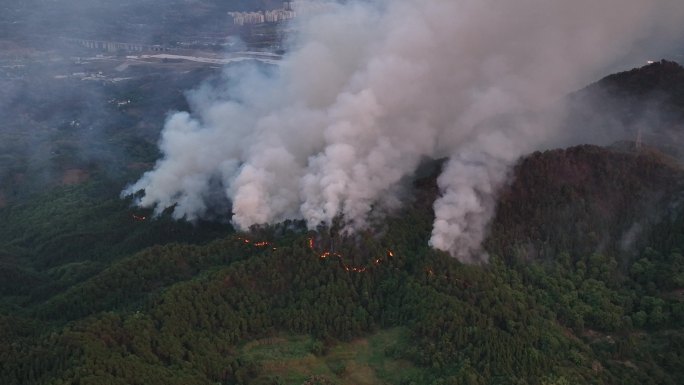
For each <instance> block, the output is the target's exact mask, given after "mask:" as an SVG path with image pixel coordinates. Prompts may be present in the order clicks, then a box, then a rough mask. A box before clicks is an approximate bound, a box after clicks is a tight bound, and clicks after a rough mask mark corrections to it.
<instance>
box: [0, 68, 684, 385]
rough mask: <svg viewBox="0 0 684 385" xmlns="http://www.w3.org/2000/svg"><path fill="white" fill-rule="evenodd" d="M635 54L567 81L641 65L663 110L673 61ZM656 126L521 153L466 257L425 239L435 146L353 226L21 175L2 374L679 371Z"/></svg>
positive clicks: (680, 263)
mask: <svg viewBox="0 0 684 385" xmlns="http://www.w3.org/2000/svg"><path fill="white" fill-rule="evenodd" d="M645 68H646V69H645V70H644V72H638V71H637V72H629V73H625V74H618V75H615V76H612V77H609V78H607V79H604V80H603V81H601V82H599V83H598V84H600V85H601V86H600V87H601V88H600V89H601V91H600V92H599V91H591V90H592V89H595V90H596V89H598V88H592V87H599V86H597V85H594V86H592V87H589V88H587V89H585V90H583V91H580V92H579V93H577V94H575V95H573V96H572V97H573V98H576V99H577V100H581V99H583V98H587V99H588V98H590V96H591V98H594V97H596V98H599V97H600V98H607V99H605V100H613V101H615V100H617V99H616V98H618V97H619V96H616V95H617V94H620V93H624V95H632V96H630V97H629V98H632V97H634V95H636V94H635V92H636V91H635V90H634V87H636V88H637V89H642V88H644V87H645V85H647V84H654V82H655V85H653V86H652V89H650V91H645V92H647V93H649V94H653V92H656V91H657V93H658V94H660V95H670V96H668V97H667V98H664V99H662V98H661V99H660V100H661V101H662V100H665V101H666V104H667V105H668V106H669V107H667V108H669V109H670V110H671V111H675V110H677V108H679V107H677V106H681V105H682V104H677V103H678V101H680V100H681V95H680V94H678V93H677V92H675V91H676V90H677V89H678V88H677V87H678V86H673V85H672V83H673V82H674V83H677V84H679V83H681V82H679V80H676V79H675V78H676V76H675V78H672V77H671V76H670V75H667V74H676V73H679V72H681V71H682V70H681V67H679V66H678V65H676V64H673V63H656V64H654V65H652V66H649V67H645ZM668 76H670V77H668ZM673 76H674V75H673ZM662 78H666V79H669V80H666V81H662V82H660V83H658V82H657V81H656V79H662ZM612 82H613V83H615V84H614V85H613V86H610V87H613V88H610V87H608V86H605V85H607V84H613V83H612ZM634 84H636V85H634ZM604 86H605V87H604ZM606 87H608V88H606ZM605 90H608V91H605ZM620 90H622V91H620ZM670 91H672V92H670ZM592 92H593V93H592ZM668 92H669V93H668ZM599 94H600V95H599ZM597 95H598V96H597ZM625 98H628V97H627V96H625ZM668 98H672V99H668ZM637 99H638V98H637ZM637 99H633V100H637ZM591 100H597V99H591ZM606 103H608V101H606ZM616 103H617V102H616ZM663 103H665V102H663ZM661 107H662V106H660V107H658V108H661ZM663 108H664V107H663ZM674 116H675V115H670V118H668V119H670V120H668V124H670V123H671V124H672V125H670V126H669V127H679V126H678V125H677V124H676V123H677V122H681V121H680V120H677V119H678V118H677V119H675V118H674ZM589 117H590V115H583V116H574V117H573V119H575V120H573V121H574V122H581V121H585V122H587V121H589V120H587V119H589ZM583 119H584V120H583ZM591 121H592V122H594V121H593V120H591ZM658 127H664V125H661V126H658ZM671 132H673V133H675V134H676V133H678V131H677V130H676V129H675V130H673V131H671ZM119 135H121V137H122V138H124V139H125V138H126V136H125V135H126V134H125V133H120V134H119ZM653 137H655V136H647V135H645V136H644V143H643V144H642V145H641V146H636V144H635V143H634V142H623V143H617V144H615V145H614V146H610V147H598V146H589V145H582V146H575V147H570V148H567V149H557V150H551V151H545V152H536V153H533V154H529V155H528V156H526V157H523V158H522V159H520V160H519V161H518V162H517V164H516V165H515V166H514V168H513V169H512V171H511V175H510V178H509V181H508V182H507V184H506V185H505V186H503V187H502V189H501V191H500V194H499V201H498V205H497V210H496V215H495V217H494V218H493V220H492V222H491V224H490V226H489V236H488V238H487V239H486V241H485V242H484V251H483V252H486V253H488V255H489V262H488V263H486V264H482V265H466V264H462V263H460V262H458V261H457V260H455V259H454V258H452V257H450V256H449V255H447V254H445V253H441V252H437V251H435V250H433V249H431V248H429V247H428V239H429V238H430V232H431V227H432V223H433V220H434V214H433V210H432V204H433V202H434V200H435V198H436V197H437V195H438V188H437V182H436V176H437V175H438V174H439V169H440V167H441V166H442V163H441V162H439V161H428V162H426V164H425V167H423V168H421V172H420V173H418V175H419V176H417V177H416V180H414V181H413V182H412V184H411V186H410V187H409V189H408V190H409V191H408V193H410V194H408V195H410V196H411V197H412V198H411V199H410V200H409V201H408V202H407V203H406V204H405V205H404V206H403V208H401V209H399V210H398V211H396V212H394V213H392V214H391V215H389V216H388V217H387V218H385V219H383V220H382V221H381V222H380V223H378V224H377V226H376V227H374V228H373V229H371V230H368V231H366V232H364V233H361V234H357V235H355V236H344V235H343V234H341V233H340V232H339V231H338V229H337V228H336V227H335V226H333V228H332V229H330V228H320V229H319V230H318V231H307V230H306V229H305V227H304V226H303V224H302V223H298V222H290V221H288V222H286V223H282V224H280V225H277V226H270V227H263V228H253V229H252V231H250V232H249V233H235V231H234V230H233V229H232V227H231V226H230V225H229V224H227V223H221V222H208V221H207V222H199V223H194V224H191V223H187V222H184V221H175V220H172V219H171V218H170V216H169V215H166V214H163V215H161V216H159V217H156V218H153V217H151V213H150V212H149V211H147V210H141V209H135V208H132V206H131V202H130V201H128V200H121V199H120V198H119V191H120V190H121V188H122V187H123V185H124V184H125V183H126V181H127V178H130V177H131V175H132V174H136V175H137V173H140V172H141V170H139V169H137V168H135V167H131V168H128V169H127V171H123V172H121V173H114V172H104V171H102V170H103V168H101V167H100V166H97V165H93V166H92V167H91V168H89V169H88V170H89V171H90V174H89V175H88V177H87V178H82V179H79V178H75V180H73V181H71V182H70V183H60V182H56V181H54V180H51V181H50V183H46V184H45V185H44V188H28V187H27V186H38V185H39V181H32V182H31V184H28V182H26V184H24V185H22V186H23V187H22V189H21V190H17V191H16V192H15V193H13V194H9V193H7V196H8V198H10V199H7V200H5V201H1V200H0V202H1V203H2V204H0V383H1V384H22V385H23V384H54V385H56V384H83V385H85V384H93V385H95V384H97V385H101V384H122V385H123V384H141V385H143V384H144V385H153V384H179V385H180V384H183V385H188V384H255V385H256V384H296V385H301V384H339V385H346V384H349V385H351V384H420V385H422V384H435V385H437V384H580V383H582V384H583V383H588V384H679V383H681V379H682V378H684V256H683V254H682V253H683V252H684V207H683V206H682V197H683V194H684V185H683V184H682V181H683V176H684V169H683V168H682V163H681V160H680V159H678V158H677V156H678V153H677V152H676V151H672V147H673V146H670V147H669V148H668V147H666V148H665V152H663V147H662V142H658V141H655V143H654V142H651V141H649V139H652V138H653ZM673 137H674V136H673ZM122 140H123V139H122ZM126 143H129V142H128V141H126ZM673 143H675V142H670V144H671V145H672V144H673ZM652 144H653V146H652ZM675 147H676V146H675ZM150 151H152V150H150V148H149V147H146V146H143V145H141V148H140V149H139V152H135V151H133V152H132V153H131V154H130V156H127V157H126V162H129V163H128V164H131V165H136V164H142V165H145V164H146V163H145V162H149V159H150V158H153V156H151V154H150ZM63 161H64V162H65V163H64V164H65V165H64V166H63V170H68V169H71V168H72V166H73V165H71V166H70V164H71V163H69V162H81V160H69V159H64V160H63ZM121 162H123V160H122V161H121ZM136 162H139V163H136ZM148 166H149V164H148ZM60 167H61V166H60ZM1 171H3V172H6V170H1ZM124 174H125V175H124ZM12 175H17V174H16V173H13V174H12ZM8 188H9V187H5V186H3V189H8ZM8 191H9V190H8Z"/></svg>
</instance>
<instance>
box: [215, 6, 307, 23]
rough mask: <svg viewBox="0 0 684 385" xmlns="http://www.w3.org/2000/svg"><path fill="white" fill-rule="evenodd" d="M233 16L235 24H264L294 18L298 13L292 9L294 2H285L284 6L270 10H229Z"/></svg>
mask: <svg viewBox="0 0 684 385" xmlns="http://www.w3.org/2000/svg"><path fill="white" fill-rule="evenodd" d="M228 14H229V15H230V16H231V17H232V18H233V24H235V25H245V24H262V23H276V22H279V21H285V20H290V19H294V18H295V16H297V13H296V12H295V11H294V10H293V9H292V2H290V1H285V2H283V8H281V9H272V10H270V11H257V12H228Z"/></svg>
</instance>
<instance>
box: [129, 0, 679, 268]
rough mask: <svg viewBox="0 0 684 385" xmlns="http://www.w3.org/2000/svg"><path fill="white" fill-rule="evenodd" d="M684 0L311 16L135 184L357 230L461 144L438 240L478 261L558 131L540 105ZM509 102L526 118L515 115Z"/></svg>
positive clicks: (193, 119)
mask: <svg viewBox="0 0 684 385" xmlns="http://www.w3.org/2000/svg"><path fill="white" fill-rule="evenodd" d="M681 4H682V5H680V2H678V1H669V0H575V1H560V0H510V1H496V0H450V1H444V0H386V1H384V0H383V1H374V2H348V3H347V4H345V5H339V6H336V7H333V8H332V10H331V11H330V12H326V13H325V14H322V15H318V16H316V17H314V18H310V19H307V20H304V21H301V24H300V25H299V26H298V30H299V32H298V35H297V36H296V37H295V38H294V39H293V47H294V48H292V49H291V50H290V53H289V54H288V55H287V56H286V58H285V59H284V60H283V62H282V64H280V65H279V66H278V67H277V68H276V69H274V70H273V71H263V70H259V69H256V68H239V69H236V68H235V67H231V68H229V69H227V71H228V74H227V78H229V79H232V81H231V82H229V84H227V85H226V87H221V88H220V89H216V88H209V87H204V88H200V89H199V90H198V91H196V92H195V93H194V94H193V96H192V98H191V101H192V105H193V113H192V114H188V113H186V112H179V113H176V114H174V115H172V116H170V118H169V119H168V121H167V123H166V126H165V129H164V131H163V133H162V138H161V141H160V148H161V150H162V152H163V154H164V157H163V158H162V159H160V160H159V161H158V162H157V164H156V166H155V168H154V170H152V171H150V172H148V173H146V174H145V175H144V176H143V177H142V178H141V179H140V180H139V181H138V182H137V183H135V184H133V185H131V186H129V187H128V188H127V189H126V190H125V191H124V194H127V195H128V194H133V193H135V192H136V191H139V190H144V195H143V196H142V198H141V199H140V200H139V202H138V203H139V204H140V205H141V206H145V207H155V208H156V210H157V211H158V212H159V211H161V210H163V209H164V208H166V207H169V206H172V205H176V206H175V210H174V215H175V216H176V217H186V218H190V219H193V218H197V217H200V216H202V215H203V214H204V213H205V211H206V210H207V204H208V199H207V196H208V195H209V189H210V185H212V184H213V183H214V181H216V180H218V181H220V183H221V185H222V186H223V188H224V190H225V194H226V196H227V198H229V199H230V200H231V201H232V202H233V211H234V215H233V222H234V223H235V225H237V226H238V227H239V228H242V229H245V228H248V227H249V226H250V225H254V224H263V223H274V222H278V221H282V220H284V219H288V218H293V219H294V218H303V219H305V220H306V222H307V223H308V225H309V226H310V227H311V228H315V227H316V226H318V225H319V224H321V223H325V224H330V223H331V221H332V220H333V219H334V218H336V217H338V216H342V218H343V219H344V223H345V224H346V229H347V230H348V231H354V230H358V229H362V228H364V227H365V226H367V225H368V218H369V215H370V214H371V212H372V211H373V212H375V211H376V210H381V209H382V207H383V206H384V205H385V204H386V202H392V201H393V200H394V197H395V196H396V190H397V185H398V183H399V181H400V180H401V179H402V178H403V177H405V176H407V175H410V174H412V173H413V172H414V171H415V169H416V168H417V166H418V163H419V161H420V159H421V158H423V157H425V156H428V157H433V158H438V157H449V159H450V160H449V161H448V163H447V164H446V166H445V169H444V172H443V174H442V175H441V176H440V177H439V180H438V182H439V186H440V189H441V192H442V195H441V197H440V198H439V199H438V200H437V201H436V202H435V206H434V207H435V216H436V220H435V225H434V229H433V234H432V239H431V241H430V244H431V245H432V246H433V247H435V248H438V249H441V250H446V251H449V252H450V253H451V254H452V255H454V256H456V257H458V258H459V259H461V260H463V261H474V260H482V259H484V258H486V256H485V257H483V256H481V255H479V251H478V250H479V245H480V242H481V241H482V239H483V237H484V234H485V231H486V226H487V223H488V221H489V219H490V217H491V215H492V213H493V208H494V202H495V200H494V195H495V193H496V191H497V188H498V187H499V186H500V185H501V183H503V181H504V180H505V178H506V175H507V171H508V167H509V165H510V164H511V163H512V162H514V161H515V160H516V159H517V158H518V157H519V156H520V155H522V154H524V153H526V152H528V151H530V150H533V149H536V148H539V147H540V146H543V144H544V143H547V142H550V141H552V140H553V138H554V136H556V133H555V132H554V129H553V127H554V124H553V117H549V116H546V117H545V118H543V119H542V118H535V119H532V118H529V119H528V118H525V115H526V114H525V113H524V112H525V111H537V110H541V109H546V108H547V107H548V106H549V104H550V103H553V102H556V101H558V100H559V99H560V98H561V97H562V96H563V95H564V94H565V93H567V92H569V91H572V90H573V89H576V88H578V87H580V86H581V85H583V83H585V82H587V81H588V80H589V79H591V77H592V76H595V73H596V71H597V70H599V69H600V68H602V67H603V66H605V65H607V64H609V63H610V62H612V61H613V60H614V59H615V58H616V57H618V56H619V55H621V54H624V53H625V52H626V51H627V50H628V49H630V48H631V44H633V43H634V42H635V41H636V40H637V39H642V38H644V37H645V36H647V35H648V34H649V33H651V32H652V31H653V28H654V26H655V25H660V26H662V25H663V24H664V23H669V22H672V23H670V24H671V25H672V26H673V27H672V28H669V27H668V28H663V27H659V28H658V30H659V31H663V30H668V31H671V30H673V29H674V28H675V26H676V23H677V22H679V21H680V20H682V17H681V16H682V15H684V12H683V11H684V3H681ZM506 116H515V118H510V119H507V118H506Z"/></svg>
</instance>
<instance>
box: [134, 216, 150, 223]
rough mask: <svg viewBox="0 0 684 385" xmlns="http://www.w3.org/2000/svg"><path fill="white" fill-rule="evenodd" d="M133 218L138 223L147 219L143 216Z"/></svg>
mask: <svg viewBox="0 0 684 385" xmlns="http://www.w3.org/2000/svg"><path fill="white" fill-rule="evenodd" d="M132 217H133V220H135V221H138V222H142V221H144V220H146V219H147V217H146V216H143V215H135V214H132Z"/></svg>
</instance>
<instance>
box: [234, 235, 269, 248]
mask: <svg viewBox="0 0 684 385" xmlns="http://www.w3.org/2000/svg"><path fill="white" fill-rule="evenodd" d="M237 239H238V240H239V241H242V242H244V243H245V244H246V245H248V244H252V245H253V246H254V247H269V246H270V247H272V243H271V242H267V241H261V242H252V241H250V240H249V239H247V238H242V237H238V238H237ZM272 248H273V250H278V248H276V247H272Z"/></svg>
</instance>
